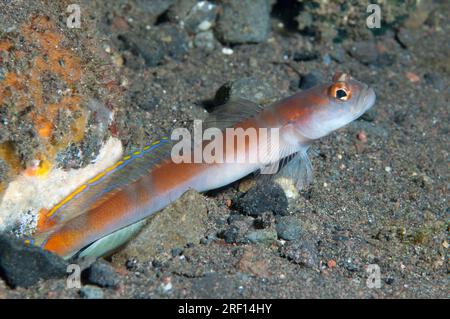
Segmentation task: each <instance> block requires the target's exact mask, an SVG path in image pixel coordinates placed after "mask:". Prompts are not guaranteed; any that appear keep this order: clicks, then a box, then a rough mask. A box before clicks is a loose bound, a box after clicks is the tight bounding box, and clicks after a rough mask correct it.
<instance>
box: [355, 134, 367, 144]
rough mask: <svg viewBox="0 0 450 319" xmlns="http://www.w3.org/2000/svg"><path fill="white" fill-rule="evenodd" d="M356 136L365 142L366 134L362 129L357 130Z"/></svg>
mask: <svg viewBox="0 0 450 319" xmlns="http://www.w3.org/2000/svg"><path fill="white" fill-rule="evenodd" d="M356 138H357V139H358V140H359V141H361V142H362V143H367V134H366V132H364V131H359V132H358V133H357V134H356Z"/></svg>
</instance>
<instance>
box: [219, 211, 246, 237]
mask: <svg viewBox="0 0 450 319" xmlns="http://www.w3.org/2000/svg"><path fill="white" fill-rule="evenodd" d="M228 222H229V224H230V226H229V227H228V228H227V229H226V230H225V231H223V232H222V233H221V234H220V237H221V238H223V239H224V240H225V242H226V243H228V244H232V243H242V242H245V235H246V234H247V232H248V230H249V229H250V227H251V226H252V224H253V218H252V217H249V216H243V215H240V214H234V215H231V216H230V218H229V219H228Z"/></svg>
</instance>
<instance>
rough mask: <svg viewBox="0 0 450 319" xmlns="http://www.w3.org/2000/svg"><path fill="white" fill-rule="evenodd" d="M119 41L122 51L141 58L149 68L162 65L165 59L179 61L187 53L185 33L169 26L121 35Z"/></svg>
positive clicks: (163, 25) (162, 25)
mask: <svg viewBox="0 0 450 319" xmlns="http://www.w3.org/2000/svg"><path fill="white" fill-rule="evenodd" d="M119 39H120V40H121V41H122V44H123V47H124V49H126V50H130V51H131V52H133V54H134V55H136V56H140V57H142V58H143V59H144V60H145V64H146V65H147V66H149V67H153V66H157V65H159V64H162V63H163V60H164V58H167V57H170V58H172V59H174V60H177V61H181V60H182V59H183V57H184V56H185V55H186V54H187V53H188V35H187V33H186V31H184V30H182V29H180V28H178V27H176V26H173V25H170V24H161V25H159V26H158V27H155V28H152V29H150V30H146V31H145V32H140V33H139V32H136V33H126V34H122V35H120V36H119Z"/></svg>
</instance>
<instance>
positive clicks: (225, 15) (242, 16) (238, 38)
mask: <svg viewBox="0 0 450 319" xmlns="http://www.w3.org/2000/svg"><path fill="white" fill-rule="evenodd" d="M215 31H216V35H217V37H218V38H219V40H220V41H221V42H223V43H227V44H228V43H231V44H239V43H258V42H262V41H265V40H266V39H267V37H268V35H269V31H270V4H269V0H229V1H226V2H223V4H222V12H221V14H220V15H219V18H218V21H217V26H216V27H215Z"/></svg>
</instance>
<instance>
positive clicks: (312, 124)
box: [292, 73, 376, 140]
mask: <svg viewBox="0 0 450 319" xmlns="http://www.w3.org/2000/svg"><path fill="white" fill-rule="evenodd" d="M302 93H305V94H304V98H299V101H298V107H297V108H298V109H297V111H296V112H294V113H296V114H297V117H296V118H295V119H294V120H293V121H292V122H293V123H294V126H295V129H296V130H297V131H298V132H299V133H300V134H301V135H303V136H304V137H306V138H308V139H311V140H314V139H318V138H321V137H323V136H325V135H328V134H330V133H331V132H333V131H335V130H337V129H339V128H341V127H343V126H345V125H347V124H348V123H350V122H352V121H354V120H356V119H357V118H359V117H360V116H361V115H362V114H364V112H366V111H367V110H368V109H370V108H371V107H372V106H373V105H374V104H375V99H376V96H375V92H374V90H373V89H372V88H371V87H369V86H368V85H367V84H365V83H362V82H360V81H357V80H355V79H353V78H352V77H350V76H349V75H348V74H345V73H336V74H335V76H334V77H333V80H332V82H330V83H326V84H321V85H318V86H315V87H313V88H311V89H310V90H308V91H304V92H301V93H300V94H302ZM300 96H301V95H299V97H300Z"/></svg>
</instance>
